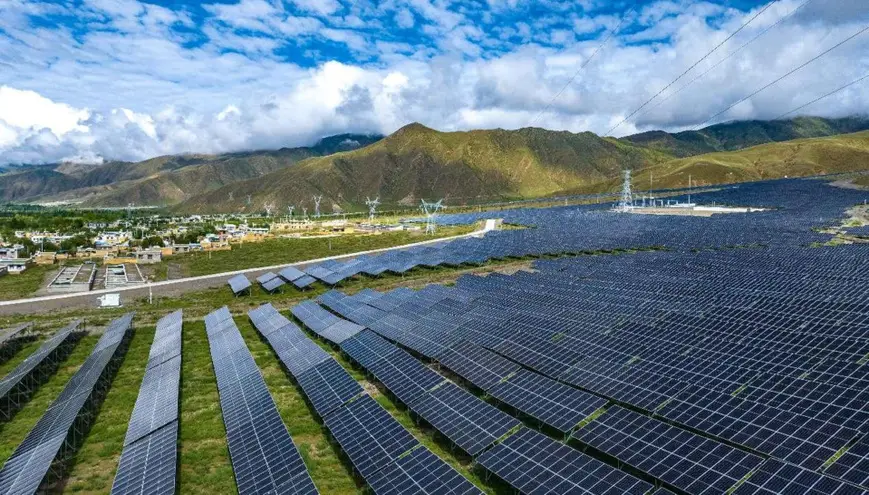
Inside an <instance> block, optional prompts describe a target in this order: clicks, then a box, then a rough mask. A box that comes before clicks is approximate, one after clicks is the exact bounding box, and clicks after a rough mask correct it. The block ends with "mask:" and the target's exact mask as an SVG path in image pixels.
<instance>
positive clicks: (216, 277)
mask: <svg viewBox="0 0 869 495" xmlns="http://www.w3.org/2000/svg"><path fill="white" fill-rule="evenodd" d="M484 233H485V231H482V230H477V231H474V232H471V233H469V234H463V235H457V236H452V237H441V238H439V239H431V240H428V241H422V242H415V243H412V244H404V245H401V246H394V247H389V248H383V249H372V250H369V251H359V252H356V253H348V254H342V255H338V256H329V257H326V258H318V259H313V260H306V261H299V262H296V263H285V264H282V265H273V266H263V267H259V268H248V269H245V270H236V271H231V272H223V273H215V274H213V275H202V276H199V277H188V278H182V279H178V280H166V281H163V282H154V283H151V284H143V285H137V286H133V287H123V288H116V289H101V290H94V291H90V292H78V293H73V294H57V295H51V296H42V297H31V298H28V299H14V300H11V301H0V315H10V314H20V313H42V312H47V311H55V310H58V309H68V308H92V307H96V305H97V297H99V296H100V295H103V294H114V293H119V294H121V303H124V302H125V301H131V300H133V299H138V298H142V297H148V291H149V290H151V291H153V294H154V296H163V297H165V296H174V295H179V294H183V293H185V292H191V291H196V290H202V289H210V288H212V287H220V286H221V285H225V284H226V281H227V279H229V278H230V277H232V276H233V275H238V274H239V273H242V274H244V275H246V276H248V278H256V277H258V276H259V275H262V274H263V273H266V272H273V271H278V270H280V269H282V268H284V267H287V266H295V267H299V268H304V267H306V266H309V265H313V264H316V263H322V262H324V261H327V260H340V259H348V258H355V257H357V256H361V255H364V254H372V253H382V252H386V251H392V250H395V249H405V248H409V247H413V246H424V245H426V244H434V243H437V242H443V241H449V240H454V239H460V238H463V237H472V236H480V235H482V234H484ZM227 290H228V289H227Z"/></svg>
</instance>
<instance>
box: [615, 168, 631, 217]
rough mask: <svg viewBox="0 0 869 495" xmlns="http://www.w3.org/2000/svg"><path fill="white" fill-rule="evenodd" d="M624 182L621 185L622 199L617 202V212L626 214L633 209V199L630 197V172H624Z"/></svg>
mask: <svg viewBox="0 0 869 495" xmlns="http://www.w3.org/2000/svg"><path fill="white" fill-rule="evenodd" d="M624 176H625V181H624V183H622V197H621V199H620V200H619V206H618V208H617V211H621V212H628V211H631V209H633V207H634V198H633V196H632V195H631V171H630V170H625V172H624Z"/></svg>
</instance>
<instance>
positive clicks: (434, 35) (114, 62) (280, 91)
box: [0, 0, 869, 164]
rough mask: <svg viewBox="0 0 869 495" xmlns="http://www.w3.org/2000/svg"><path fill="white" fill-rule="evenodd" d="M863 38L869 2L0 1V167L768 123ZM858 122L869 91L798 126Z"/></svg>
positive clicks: (830, 77) (840, 77)
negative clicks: (363, 139)
mask: <svg viewBox="0 0 869 495" xmlns="http://www.w3.org/2000/svg"><path fill="white" fill-rule="evenodd" d="M867 26H869V2H866V1H865V0H776V1H773V2H760V1H754V0H707V1H688V0H681V1H680V0H460V1H451V0H381V1H373V2H372V1H367V0H356V1H352V2H349V1H342V0H240V1H238V0H149V1H139V0H53V1H33V0H0V164H20V163H53V162H57V161H71V162H80V163H100V162H102V161H105V160H143V159H147V158H151V157H155V156H160V155H166V154H177V153H194V152H195V153H221V152H229V151H241V150H251V149H275V148H281V147H292V146H306V145H311V144H313V143H314V142H316V141H317V140H318V139H320V138H322V137H324V136H328V135H333V134H339V133H348V132H349V133H366V134H373V133H377V134H389V133H391V132H394V131H395V130H397V129H399V128H400V127H402V126H404V125H406V124H409V123H411V122H419V123H422V124H424V125H426V126H429V127H432V128H435V129H438V130H443V131H455V130H468V129H480V128H505V129H518V128H522V127H529V126H535V127H544V128H547V129H557V130H568V131H572V132H583V131H591V132H594V133H597V134H601V135H614V136H624V135H627V134H632V133H635V132H641V131H646V130H651V129H663V130H667V131H678V130H686V129H694V128H699V127H702V126H704V125H708V124H711V123H716V122H722V121H728V120H742V119H773V118H777V117H780V116H781V115H782V114H785V113H787V112H789V111H791V110H793V109H795V108H797V107H800V106H802V105H803V104H805V103H807V102H810V101H812V100H814V99H816V98H818V97H820V96H822V95H824V94H826V93H829V92H831V91H833V90H835V89H837V88H839V87H841V86H842V85H845V84H847V83H849V82H852V81H854V80H857V79H858V78H860V77H862V76H865V75H867V74H869V32H864V33H863V34H859V35H857V36H856V37H854V38H852V39H850V40H848V41H845V42H844V43H843V44H841V45H840V46H838V47H836V48H834V49H832V50H831V51H829V52H828V53H827V54H825V55H822V56H821V57H820V58H818V59H817V60H814V61H812V62H810V63H809V64H808V65H806V66H805V67H804V68H802V69H799V70H797V71H795V72H793V73H792V74H789V75H788V73H790V72H791V71H793V70H794V69H796V68H797V67H799V66H800V65H802V64H804V63H806V62H808V61H810V60H812V59H813V58H815V57H817V56H818V55H820V54H822V53H823V52H824V51H826V50H828V49H830V48H832V47H834V46H836V45H837V44H839V43H841V42H843V41H844V40H846V39H848V38H849V37H851V36H852V35H854V34H855V33H858V32H860V31H861V30H863V29H865V28H866V27H867ZM733 33H736V34H733ZM710 52H711V53H710ZM695 64H696V66H695ZM692 66H694V68H693V69H691V70H688V69H689V68H691V67H692ZM686 70H687V72H686ZM785 75H786V77H784V78H783V79H781V81H778V82H775V84H772V85H770V83H772V82H774V81H776V79H778V78H781V77H782V76H785ZM679 76H681V77H679ZM674 80H675V82H673V81H674ZM767 85H769V86H768V87H767ZM662 90H663V91H662ZM758 90H761V91H760V92H757V91H758ZM755 92H757V94H756V95H754V96H751V97H750V98H747V97H748V96H750V95H752V93H755ZM659 93H660V94H659ZM656 95H658V96H657V97H656V98H654V99H652V100H651V101H650V102H649V103H647V104H646V105H645V106H643V104H644V103H646V102H647V101H649V100H650V99H651V98H652V97H654V96H656ZM638 109H639V111H637V110H638ZM866 113H869V79H866V80H864V81H862V82H860V83H857V84H854V85H853V86H850V87H848V88H847V89H845V90H843V91H840V92H838V93H836V94H834V95H833V96H830V97H828V98H825V99H823V100H821V101H819V102H817V103H815V104H813V105H809V106H807V107H805V108H803V109H801V110H800V111H799V112H797V113H794V114H790V115H789V116H794V115H799V114H807V115H819V116H826V117H841V116H846V115H854V114H866Z"/></svg>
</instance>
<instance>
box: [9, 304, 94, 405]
mask: <svg viewBox="0 0 869 495" xmlns="http://www.w3.org/2000/svg"><path fill="white" fill-rule="evenodd" d="M80 325H81V321H80V320H76V321H74V322H72V323H70V324H69V325H67V326H65V327H63V328H62V329H60V330H58V331H57V333H55V334H54V335H53V336H51V337H50V338H49V339H48V340H46V341H45V342H43V343H42V345H40V346H39V349H37V350H35V351H34V352H33V353H32V354H30V355H29V356H27V358H25V359H24V361H22V362H21V363H20V364H19V365H18V366H16V367H15V369H13V370H12V371H10V372H9V373H8V374H7V375H6V376H4V377H3V378H2V379H0V420H3V421H8V420H9V419H10V418H11V417H12V415H13V414H15V412H16V411H18V410H19V409H20V408H21V406H22V405H23V404H24V403H25V402H26V401H27V400H28V399H29V398H30V396H31V394H32V393H33V392H34V391H35V389H36V388H37V387H38V386H39V384H41V383H42V382H43V381H44V380H45V379H47V378H48V377H49V376H50V375H51V374H53V373H54V371H55V370H56V369H57V365H58V364H59V361H60V360H61V359H63V358H64V357H65V356H66V355H67V354H68V353H69V351H71V350H72V347H73V346H74V345H75V342H76V341H77V340H78V339H77V337H78V336H79V335H81V334H82V333H83V332H81V331H80V330H79V326H80Z"/></svg>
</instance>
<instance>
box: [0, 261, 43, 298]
mask: <svg viewBox="0 0 869 495" xmlns="http://www.w3.org/2000/svg"><path fill="white" fill-rule="evenodd" d="M56 269H57V267H56V266H53V265H33V266H31V267H30V268H28V269H27V270H24V272H23V273H20V274H18V275H6V276H3V277H0V301H8V300H10V299H21V298H23V297H28V296H30V295H31V294H33V293H34V292H36V291H38V290H39V289H41V288H42V284H43V282H44V281H45V276H46V274H47V273H48V272H50V271H52V270H56Z"/></svg>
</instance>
